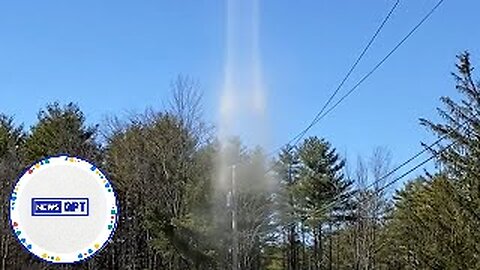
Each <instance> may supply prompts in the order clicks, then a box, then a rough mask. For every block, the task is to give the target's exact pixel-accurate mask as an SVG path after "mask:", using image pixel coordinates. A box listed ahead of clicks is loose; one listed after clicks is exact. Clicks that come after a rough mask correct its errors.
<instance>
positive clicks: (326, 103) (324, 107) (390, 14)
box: [269, 0, 400, 155]
mask: <svg viewBox="0 0 480 270" xmlns="http://www.w3.org/2000/svg"><path fill="white" fill-rule="evenodd" d="M399 3H400V0H397V1H396V2H395V4H394V5H393V6H392V8H391V9H390V10H389V12H388V13H387V16H385V18H384V19H383V21H382V23H381V24H380V25H379V26H378V27H377V30H376V31H375V33H374V34H373V36H372V37H371V38H370V40H369V41H368V43H367V45H366V46H365V47H364V48H363V50H362V52H361V53H360V54H359V55H358V57H357V59H356V60H355V62H354V63H353V64H352V66H351V67H350V69H349V70H348V72H347V73H346V74H345V76H344V77H343V79H342V80H341V82H340V84H339V85H338V86H337V88H336V89H335V91H334V92H333V93H332V94H331V95H330V97H329V98H328V100H327V101H326V102H325V104H324V105H323V107H322V108H321V109H320V111H319V112H318V113H317V114H316V115H315V117H314V118H313V120H312V121H311V123H310V124H309V125H308V126H307V127H306V128H305V129H303V130H302V131H301V132H300V133H298V134H297V135H296V136H295V137H293V138H292V139H291V140H290V141H288V143H287V144H286V145H290V144H291V143H293V142H295V143H294V144H293V145H297V144H298V142H299V141H300V140H301V139H302V137H303V136H304V135H305V134H306V133H307V132H308V130H310V129H311V128H312V126H313V125H314V124H315V121H316V119H317V118H318V117H320V116H321V115H322V113H323V112H324V111H325V109H326V108H327V107H328V105H330V103H331V102H332V100H333V98H335V96H336V95H337V93H338V92H339V91H340V89H341V88H342V87H343V85H344V84H345V82H346V81H347V80H348V78H350V75H352V73H353V71H354V70H355V68H356V67H357V65H358V64H359V63H360V61H361V60H362V59H363V57H364V56H365V54H366V53H367V51H368V49H370V47H371V46H372V44H373V42H374V41H375V40H376V38H377V36H378V35H379V34H380V32H381V31H382V29H383V27H384V26H385V24H386V23H387V22H388V20H389V19H390V17H391V16H392V14H393V12H394V11H395V9H396V8H397V6H398V4H399ZM283 147H284V146H280V147H279V148H278V149H275V150H274V151H272V153H271V154H269V155H274V154H275V153H276V152H277V151H279V150H280V149H281V148H283Z"/></svg>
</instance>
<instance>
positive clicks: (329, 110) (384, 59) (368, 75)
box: [314, 0, 445, 125]
mask: <svg viewBox="0 0 480 270" xmlns="http://www.w3.org/2000/svg"><path fill="white" fill-rule="evenodd" d="M444 1H445V0H440V1H439V2H438V3H437V4H436V5H435V6H434V7H433V8H432V9H431V10H430V11H429V12H428V13H427V14H426V15H425V16H424V17H423V18H422V20H420V22H419V23H418V24H417V25H415V27H413V28H412V30H410V32H408V34H407V35H406V36H405V37H404V38H403V39H402V40H401V41H400V42H399V43H398V44H397V45H396V46H395V47H393V49H392V50H390V52H389V53H388V54H387V55H385V57H383V58H382V60H380V62H378V63H377V64H376V65H375V66H374V67H373V68H372V69H371V70H370V71H369V72H368V73H367V74H365V76H363V77H362V78H361V79H360V80H359V81H358V82H357V84H355V85H354V86H353V87H352V88H351V89H350V90H349V91H348V92H347V93H346V94H345V95H343V96H342V97H341V98H340V99H339V100H338V101H337V102H336V103H335V104H334V105H333V106H332V107H330V109H328V110H327V111H326V112H325V113H324V114H323V115H322V116H320V117H319V118H318V119H317V120H316V121H315V123H314V125H315V124H317V123H318V122H319V121H320V120H322V119H323V118H324V117H325V116H327V115H328V114H329V113H330V112H331V111H333V110H334V109H335V108H336V107H337V106H338V105H339V104H340V103H342V102H343V101H344V100H345V99H346V98H347V97H348V96H349V95H351V94H352V93H353V92H354V91H355V90H356V89H357V88H358V87H359V86H360V85H361V84H362V83H363V82H365V81H366V80H367V79H368V78H369V77H370V76H371V75H372V74H373V73H375V71H377V70H378V69H379V68H380V67H381V66H382V65H383V64H384V63H385V61H387V60H388V58H390V57H391V56H392V55H393V54H394V53H395V51H397V50H398V49H399V48H400V47H401V46H402V45H403V44H404V43H405V42H406V41H407V39H408V38H410V36H412V35H413V34H414V33H415V32H416V31H417V29H418V28H419V27H420V26H422V24H423V23H425V21H427V19H428V18H430V16H431V15H432V14H433V13H434V12H435V11H436V10H437V9H438V7H440V5H441V4H442V3H443V2H444Z"/></svg>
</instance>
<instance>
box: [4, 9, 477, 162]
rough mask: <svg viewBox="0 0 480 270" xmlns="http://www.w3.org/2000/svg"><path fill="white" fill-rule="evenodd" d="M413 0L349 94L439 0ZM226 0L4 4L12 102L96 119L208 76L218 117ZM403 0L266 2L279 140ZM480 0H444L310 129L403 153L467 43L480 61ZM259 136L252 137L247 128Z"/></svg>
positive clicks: (19, 115)
mask: <svg viewBox="0 0 480 270" xmlns="http://www.w3.org/2000/svg"><path fill="white" fill-rule="evenodd" d="M436 2H437V1H435V0H406V1H401V3H400V5H399V6H398V8H397V10H396V12H395V13H394V15H393V17H392V19H391V21H390V22H389V23H388V24H387V25H386V27H385V29H384V31H383V32H382V33H381V35H380V36H379V38H378V40H377V42H376V43H375V44H374V45H373V47H372V48H371V50H370V51H369V53H368V54H367V56H366V57H365V59H364V61H363V62H362V63H361V64H360V65H359V67H358V69H357V70H356V72H355V73H354V74H353V76H352V77H351V79H350V80H349V81H348V82H347V83H346V85H345V87H344V88H343V91H341V93H340V94H342V93H344V92H345V91H346V90H348V89H349V87H351V86H352V85H353V84H354V83H355V82H356V81H357V80H358V79H359V78H360V77H361V76H362V75H363V74H364V73H365V72H367V71H368V70H369V69H370V68H371V67H372V66H373V65H375V63H376V61H378V60H379V59H380V58H382V57H383V56H384V55H385V54H386V53H387V52H388V50H390V49H391V48H392V47H393V46H394V45H395V44H396V42H398V41H399V40H400V39H402V38H403V36H404V35H405V34H406V33H407V32H408V31H409V30H410V29H411V28H412V27H413V26H414V25H415V24H416V23H417V22H418V21H419V20H420V19H421V17H422V16H423V15H424V14H425V13H426V12H428V10H429V9H430V8H431V7H432V6H433V5H435V4H436ZM225 3H226V1H220V0H195V1H118V0H117V1H90V0H88V1H87V0H84V1H47V0H46V1H2V2H0V38H1V42H0V63H1V64H0V93H1V95H0V112H3V113H6V114H9V115H13V116H15V119H16V122H17V123H25V125H27V126H29V125H31V124H33V123H34V122H35V118H36V112H37V111H38V110H39V108H41V107H42V106H44V105H45V104H46V103H48V102H52V101H56V100H58V101H61V102H69V101H74V102H77V103H78V104H79V105H80V106H81V108H82V109H83V110H84V112H85V114H86V116H87V118H88V121H89V122H90V123H97V122H101V121H102V119H104V118H105V116H108V115H112V114H114V115H119V116H122V115H124V114H126V112H128V111H142V110H143V109H144V108H145V107H148V106H150V107H154V108H158V109H161V108H162V100H165V99H166V98H167V97H168V94H169V83H170V81H171V80H172V79H174V78H175V77H176V76H177V75H178V74H186V75H189V76H192V77H194V78H196V79H198V80H199V81H200V83H201V85H202V87H203V89H204V92H205V97H204V102H205V105H204V106H205V117H206V119H208V120H210V121H212V122H213V121H215V120H216V119H217V112H218V109H217V108H218V102H219V98H218V97H219V94H220V91H221V89H222V83H223V75H224V74H223V72H224V63H225V47H226V41H225V40H226V36H225V35H226V25H225V21H226V12H225V11H226V7H225ZM393 3H394V0H364V1H353V0H349V1H348V0H344V1H334V0H330V1H325V0H309V1H287V0H263V1H261V4H260V21H259V23H260V28H259V31H260V40H259V42H260V55H261V63H262V72H263V80H264V84H265V85H266V89H267V108H268V109H267V112H268V119H269V124H268V126H269V128H270V139H269V145H268V147H269V148H272V149H273V148H274V147H276V146H278V145H279V144H281V143H284V142H286V141H288V140H289V139H290V138H291V137H292V136H294V135H296V134H297V133H298V132H299V131H300V130H301V129H302V128H304V127H305V126H306V125H307V124H308V123H309V121H311V119H312V118H313V116H314V115H315V114H316V112H317V111H318V110H319V109H320V108H321V106H322V105H323V103H324V102H325V100H326V99H327V97H328V96H329V95H330V94H331V93H332V91H333V90H334V88H335V86H336V85H337V84H338V83H339V81H340V80H341V78H342V76H343V75H344V74H345V72H346V71H347V69H348V67H349V66H350V65H351V63H352V62H353V61H354V60H355V58H356V56H357V55H358V54H359V52H360V51H361V49H362V48H363V46H364V45H365V44H366V42H367V41H368V39H369V38H370V37H371V35H372V34H373V32H374V31H375V29H376V27H377V26H378V24H379V23H380V22H381V20H382V19H383V17H384V16H385V14H386V12H387V11H388V10H389V9H390V7H391V6H392V5H393ZM479 9H480V2H478V1H474V0H460V1H453V0H446V1H445V3H444V4H443V5H442V6H441V7H440V9H439V10H438V11H437V12H436V13H435V14H434V15H433V17H431V19H430V20H429V21H428V22H427V23H426V24H425V25H424V26H422V27H421V28H420V30H419V31H418V32H417V33H416V34H415V35H414V36H412V38H410V39H409V40H408V41H407V43H406V44H405V45H404V46H403V47H402V48H401V49H400V50H399V51H398V52H397V53H396V54H395V55H394V56H393V57H391V58H390V59H389V60H388V61H387V62H386V64H385V65H384V66H383V67H382V68H381V69H380V70H379V71H378V72H376V73H375V74H374V75H373V76H372V77H371V78H370V79H369V80H368V81H367V82H366V83H364V84H363V85H362V86H361V87H360V88H359V89H358V90H357V91H356V92H355V93H354V94H353V95H351V96H350V97H349V98H348V99H347V100H346V101H345V102H343V103H342V104H341V105H340V106H339V107H338V108H337V109H336V110H334V111H333V112H332V113H331V114H330V115H329V116H327V117H326V118H325V119H324V120H322V121H321V122H320V123H319V124H318V125H316V126H315V127H314V128H313V129H312V130H311V131H310V133H309V135H319V136H323V137H326V138H327V139H329V140H330V141H331V142H332V143H333V144H334V146H336V147H337V148H338V150H339V151H340V152H342V153H346V155H347V156H348V157H349V158H351V159H354V158H356V156H357V155H368V154H369V153H370V152H371V151H372V149H373V148H374V147H375V146H386V147H388V148H389V149H390V150H391V151H392V154H393V158H394V162H395V163H400V162H402V161H403V160H405V159H406V158H408V157H409V156H410V155H412V154H414V153H416V152H417V151H418V150H419V149H420V144H419V142H420V141H426V142H428V141H430V140H431V139H432V136H431V135H430V134H429V133H428V132H427V131H426V130H424V129H423V128H422V127H420V126H419V125H418V118H419V117H426V118H431V119H437V116H436V113H435V108H436V107H437V106H438V105H439V104H440V103H439V100H438V98H439V97H440V96H442V95H451V96H456V92H455V89H454V82H453V80H452V78H451V76H450V72H451V71H453V70H454V64H455V55H456V54H458V53H459V52H461V51H463V50H466V49H468V50H469V51H470V52H471V53H472V55H473V59H474V63H480V48H479V44H480V35H479V33H478V30H477V27H476V25H477V24H478V21H477V19H476V18H477V15H478V14H477V13H478V10H479ZM247 137H248V135H247Z"/></svg>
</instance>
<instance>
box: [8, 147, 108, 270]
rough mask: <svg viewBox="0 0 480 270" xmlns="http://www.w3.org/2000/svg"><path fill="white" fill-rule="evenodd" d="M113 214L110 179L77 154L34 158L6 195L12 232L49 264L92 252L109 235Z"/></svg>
mask: <svg viewBox="0 0 480 270" xmlns="http://www.w3.org/2000/svg"><path fill="white" fill-rule="evenodd" d="M117 215H118V209H117V202H116V199H115V194H114V191H113V188H112V186H111V183H110V182H109V181H108V180H107V178H106V177H105V175H104V174H103V173H102V172H101V171H100V170H99V169H98V168H97V167H95V165H93V164H91V163H89V162H88V161H85V160H83V159H80V158H77V157H70V156H57V157H50V158H47V159H44V160H41V161H39V162H37V163H35V164H34V165H32V166H31V167H29V168H28V169H27V170H26V171H25V173H24V174H23V175H22V176H21V177H20V179H19V180H18V182H17V184H16V186H15V189H14V190H13V192H12V196H11V198H10V222H11V225H12V228H13V232H14V234H15V236H16V237H17V238H18V240H19V241H20V243H21V244H22V245H23V246H24V247H25V248H26V249H27V250H28V251H29V252H31V253H33V254H34V255H36V256H38V257H39V258H41V259H43V260H46V261H48V262H52V263H74V262H79V261H82V260H85V259H87V258H89V257H91V256H93V255H94V254H95V253H96V252H98V251H99V250H100V249H101V248H102V247H104V246H105V244H106V243H107V241H108V240H109V239H110V237H111V236H112V235H113V232H114V230H115V227H116V223H117Z"/></svg>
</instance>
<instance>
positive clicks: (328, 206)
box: [318, 142, 457, 212]
mask: <svg viewBox="0 0 480 270" xmlns="http://www.w3.org/2000/svg"><path fill="white" fill-rule="evenodd" d="M456 143H457V142H451V143H450V144H448V145H447V146H445V147H443V148H442V149H441V150H440V151H438V152H436V153H434V154H432V155H431V156H430V157H428V158H427V159H425V160H423V161H422V162H420V163H419V164H417V165H415V166H414V167H413V168H411V169H409V170H408V171H406V172H405V173H403V174H401V175H400V176H398V177H396V178H394V179H393V180H392V181H390V182H388V183H387V184H385V185H384V186H383V187H381V188H379V189H376V190H375V191H376V192H381V191H383V190H385V189H386V188H388V187H389V186H391V185H393V184H395V183H396V182H398V181H400V180H401V179H403V178H405V177H406V176H407V175H409V174H411V173H412V172H414V171H416V170H417V169H418V168H420V167H421V166H423V165H425V164H426V163H428V162H429V161H430V160H432V159H434V158H435V157H437V156H439V155H440V154H441V153H443V152H445V151H446V150H447V149H448V148H450V147H452V146H453V145H455V144H456ZM397 170H398V169H397V168H396V169H394V170H392V171H390V172H388V173H387V174H385V175H384V176H383V177H381V178H387V177H389V176H390V175H392V174H393V172H394V171H397ZM369 187H370V186H369ZM369 187H367V188H366V189H365V190H367V189H368V188H369ZM339 199H340V198H334V199H333V200H332V201H331V202H330V203H328V204H326V205H324V206H323V207H322V208H321V209H320V210H318V211H319V212H320V211H323V210H327V209H328V208H330V207H333V206H335V205H336V204H338V203H340V202H343V201H341V200H339Z"/></svg>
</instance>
